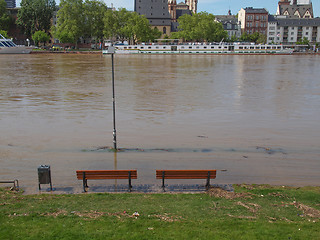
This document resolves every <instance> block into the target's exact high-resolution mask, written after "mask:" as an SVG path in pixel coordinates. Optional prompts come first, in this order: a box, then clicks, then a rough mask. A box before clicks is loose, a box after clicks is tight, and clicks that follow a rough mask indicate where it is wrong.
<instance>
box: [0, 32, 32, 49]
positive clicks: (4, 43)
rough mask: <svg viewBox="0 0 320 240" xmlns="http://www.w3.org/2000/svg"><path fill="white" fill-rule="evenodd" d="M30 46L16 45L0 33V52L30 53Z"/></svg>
mask: <svg viewBox="0 0 320 240" xmlns="http://www.w3.org/2000/svg"><path fill="white" fill-rule="evenodd" d="M31 50H32V47H26V46H18V45H16V44H15V43H14V42H12V40H10V39H6V38H5V37H4V36H2V35H1V34H0V54H21V53H30V52H31Z"/></svg>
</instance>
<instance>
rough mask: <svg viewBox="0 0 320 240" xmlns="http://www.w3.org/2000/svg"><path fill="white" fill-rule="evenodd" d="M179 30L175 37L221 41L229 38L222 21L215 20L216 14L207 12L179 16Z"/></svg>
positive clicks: (188, 39)
mask: <svg viewBox="0 0 320 240" xmlns="http://www.w3.org/2000/svg"><path fill="white" fill-rule="evenodd" d="M178 23H179V32H178V33H177V34H174V36H175V37H178V38H182V39H183V40H187V41H201V42H202V41H209V42H214V41H215V42H220V41H222V40H223V39H227V38H228V34H227V32H226V31H225V30H224V29H223V26H222V24H221V23H218V22H216V21H215V16H214V15H213V14H210V13H207V12H200V13H196V14H193V15H192V16H191V15H188V14H185V15H182V16H181V17H179V19H178Z"/></svg>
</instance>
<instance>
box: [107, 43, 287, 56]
mask: <svg viewBox="0 0 320 240" xmlns="http://www.w3.org/2000/svg"><path fill="white" fill-rule="evenodd" d="M292 52H293V50H292V49H284V48H283V46H282V45H267V44H265V45H264V44H263V45H261V44H234V43H232V44H228V43H216V44H215V43H212V44H170V45H161V44H151V45H146V44H140V45H116V46H115V53H118V54H291V53H292ZM102 53H103V54H107V53H108V49H104V50H103V52H102Z"/></svg>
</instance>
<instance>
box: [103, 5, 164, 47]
mask: <svg viewBox="0 0 320 240" xmlns="http://www.w3.org/2000/svg"><path fill="white" fill-rule="evenodd" d="M104 26H105V28H104V31H103V32H104V36H105V37H106V38H116V39H119V40H120V41H124V40H129V41H132V42H133V43H136V42H147V41H153V40H154V39H155V38H158V37H160V36H161V32H160V31H159V30H158V29H156V28H154V29H152V28H151V26H150V23H149V21H148V19H147V18H146V17H144V16H141V15H138V14H137V13H136V12H129V11H127V10H126V9H124V8H122V9H119V11H107V12H106V13H105V18H104Z"/></svg>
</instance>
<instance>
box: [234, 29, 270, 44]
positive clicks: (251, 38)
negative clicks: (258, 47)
mask: <svg viewBox="0 0 320 240" xmlns="http://www.w3.org/2000/svg"><path fill="white" fill-rule="evenodd" d="M240 41H242V42H254V43H257V44H258V43H261V44H264V43H266V42H267V36H266V35H264V34H262V33H258V32H255V33H253V34H248V33H246V32H244V33H243V34H242V35H241V37H240Z"/></svg>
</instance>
